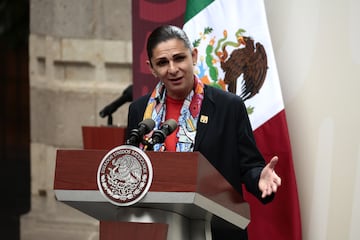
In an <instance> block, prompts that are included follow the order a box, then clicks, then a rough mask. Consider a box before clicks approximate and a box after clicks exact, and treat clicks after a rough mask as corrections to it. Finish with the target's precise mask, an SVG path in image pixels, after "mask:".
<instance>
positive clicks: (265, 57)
mask: <svg viewBox="0 0 360 240" xmlns="http://www.w3.org/2000/svg"><path fill="white" fill-rule="evenodd" d="M183 28H184V30H185V32H186V33H187V34H188V36H189V38H190V41H191V42H192V43H193V45H194V46H195V47H196V48H197V49H198V53H199V56H198V57H199V58H198V63H197V66H196V72H197V74H198V76H199V77H200V79H202V81H203V82H204V83H206V84H210V85H212V86H215V87H219V88H222V89H224V90H227V91H231V92H233V93H236V94H238V95H239V96H241V97H242V98H243V99H244V102H245V105H246V107H247V110H248V114H249V118H250V121H251V124H252V127H253V131H254V135H255V138H256V142H257V145H258V147H259V149H260V151H261V153H262V154H263V156H264V158H265V159H266V161H269V160H270V159H271V157H273V156H275V155H277V156H279V162H278V164H277V166H276V168H275V170H276V172H277V174H278V175H279V176H280V177H281V179H282V185H281V187H280V188H279V189H278V192H277V193H276V196H275V199H274V200H273V201H272V202H271V203H269V204H267V205H262V204H261V203H260V202H259V201H258V200H257V199H255V197H253V196H252V195H250V194H249V193H247V192H245V193H244V195H245V199H246V200H247V201H248V202H249V204H250V208H251V222H250V224H249V226H248V234H249V239H253V240H261V239H269V240H289V239H291V240H300V239H301V238H302V236H301V219H300V209H299V200H298V193H297V186H296V178H295V173H294V167H293V159H292V153H291V146H290V140H289V135H288V129H287V123H286V116H285V109H284V103H283V99H282V93H281V88H280V82H279V78H278V72H277V67H276V63H275V58H274V54H273V49H272V44H271V39H270V34H269V30H268V25H267V19H266V12H265V6H264V3H263V1H262V0H251V1H250V0H202V1H199V0H188V1H187V5H186V13H185V24H184V27H183Z"/></svg>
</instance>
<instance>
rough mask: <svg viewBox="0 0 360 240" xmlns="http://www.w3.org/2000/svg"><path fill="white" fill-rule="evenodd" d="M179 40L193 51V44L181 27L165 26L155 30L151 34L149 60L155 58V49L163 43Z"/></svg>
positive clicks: (148, 47)
mask: <svg viewBox="0 0 360 240" xmlns="http://www.w3.org/2000/svg"><path fill="white" fill-rule="evenodd" d="M174 38H175V39H179V40H181V41H183V42H184V44H185V47H187V48H188V49H189V50H191V43H190V40H189V38H188V37H187V35H186V33H185V32H184V30H182V29H181V28H179V27H176V26H173V25H163V26H160V27H157V28H155V29H154V30H153V31H152V33H151V34H150V36H149V38H148V40H147V45H146V51H147V55H148V58H149V60H150V59H151V58H152V56H153V49H154V48H155V47H156V46H157V45H158V44H159V43H161V42H165V41H167V40H170V39H174Z"/></svg>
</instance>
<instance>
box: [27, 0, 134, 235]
mask: <svg viewBox="0 0 360 240" xmlns="http://www.w3.org/2000/svg"><path fill="white" fill-rule="evenodd" d="M29 38H30V39H29V51H30V52H29V74H30V112H31V192H32V198H31V201H32V209H31V211H30V212H29V213H28V214H26V215H24V216H22V218H21V239H22V240H33V239H34V240H35V239H36V240H38V239H52V240H56V239H77V240H82V239H83V240H85V239H86V240H92V239H98V222H97V221H96V220H95V219H93V218H91V217H88V216H86V215H84V214H82V213H81V212H79V211H77V210H74V209H72V208H70V207H68V206H66V205H64V204H62V203H60V202H58V201H56V199H55V196H54V192H53V181H54V170H55V158H56V150H57V149H60V148H61V149H66V148H82V133H81V127H82V126H101V125H106V124H107V119H106V118H101V117H100V116H99V112H100V110H101V109H102V108H103V107H104V106H105V105H106V104H108V103H110V102H111V101H113V100H114V99H116V98H117V97H118V96H120V95H121V93H122V92H123V90H124V89H125V88H126V87H127V86H128V85H130V84H131V83H132V42H131V39H132V27H131V1H130V0H122V1H118V0H96V1H92V0H30V36H29ZM127 109H128V104H125V105H123V106H122V107H120V108H119V109H118V110H117V111H116V112H115V113H114V115H113V123H114V125H119V126H125V125H126V121H127Z"/></svg>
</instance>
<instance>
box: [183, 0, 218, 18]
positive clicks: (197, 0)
mask: <svg viewBox="0 0 360 240" xmlns="http://www.w3.org/2000/svg"><path fill="white" fill-rule="evenodd" d="M213 1H215V0H187V1H186V11H185V23H186V22H187V21H189V20H190V19H191V18H193V17H194V16H195V15H196V14H198V13H199V12H200V11H201V10H203V9H204V8H206V7H207V6H208V5H209V4H210V3H212V2H213Z"/></svg>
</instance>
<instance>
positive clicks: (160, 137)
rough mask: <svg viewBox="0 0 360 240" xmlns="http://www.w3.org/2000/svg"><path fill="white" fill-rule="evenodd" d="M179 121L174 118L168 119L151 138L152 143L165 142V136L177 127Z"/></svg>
mask: <svg viewBox="0 0 360 240" xmlns="http://www.w3.org/2000/svg"><path fill="white" fill-rule="evenodd" d="M177 126H178V125H177V123H176V121H175V120H174V119H169V120H166V121H165V122H164V123H163V124H162V125H161V126H160V128H159V129H157V130H155V131H154V133H153V135H152V136H151V138H150V139H149V144H150V145H152V146H153V145H155V144H157V143H163V142H165V138H166V137H167V136H169V135H170V134H171V133H172V132H173V131H175V130H176V128H177Z"/></svg>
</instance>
